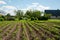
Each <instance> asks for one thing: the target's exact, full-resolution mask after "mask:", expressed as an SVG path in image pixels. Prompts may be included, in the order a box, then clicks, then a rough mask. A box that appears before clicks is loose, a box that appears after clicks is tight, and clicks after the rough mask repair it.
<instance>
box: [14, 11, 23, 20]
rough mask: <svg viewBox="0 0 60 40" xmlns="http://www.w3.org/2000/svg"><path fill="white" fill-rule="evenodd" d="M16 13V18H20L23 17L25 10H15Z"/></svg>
mask: <svg viewBox="0 0 60 40" xmlns="http://www.w3.org/2000/svg"><path fill="white" fill-rule="evenodd" d="M15 13H16V18H18V19H19V20H20V19H22V17H23V11H21V10H17V11H15Z"/></svg>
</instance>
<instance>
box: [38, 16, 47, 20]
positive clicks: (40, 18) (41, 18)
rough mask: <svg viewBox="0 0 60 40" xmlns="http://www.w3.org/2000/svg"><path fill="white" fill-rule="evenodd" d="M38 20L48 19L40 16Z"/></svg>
mask: <svg viewBox="0 0 60 40" xmlns="http://www.w3.org/2000/svg"><path fill="white" fill-rule="evenodd" d="M38 20H48V18H47V17H44V16H42V17H39V18H38Z"/></svg>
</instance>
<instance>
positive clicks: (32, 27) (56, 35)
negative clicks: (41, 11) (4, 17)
mask: <svg viewBox="0 0 60 40" xmlns="http://www.w3.org/2000/svg"><path fill="white" fill-rule="evenodd" d="M0 40H60V22H57V21H55V22H54V21H53V22H52V21H26V20H21V21H2V22H0Z"/></svg>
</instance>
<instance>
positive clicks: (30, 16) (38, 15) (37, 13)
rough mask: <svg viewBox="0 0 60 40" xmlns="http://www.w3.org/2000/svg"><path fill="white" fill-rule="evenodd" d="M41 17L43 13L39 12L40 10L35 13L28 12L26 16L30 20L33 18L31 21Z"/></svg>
mask: <svg viewBox="0 0 60 40" xmlns="http://www.w3.org/2000/svg"><path fill="white" fill-rule="evenodd" d="M40 15H41V12H40V11H38V10H34V11H31V10H30V11H28V10H27V11H26V13H25V16H26V17H29V18H31V19H34V20H37V19H38V17H40Z"/></svg>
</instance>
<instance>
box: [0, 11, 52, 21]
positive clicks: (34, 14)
mask: <svg viewBox="0 0 60 40" xmlns="http://www.w3.org/2000/svg"><path fill="white" fill-rule="evenodd" d="M14 13H15V14H16V15H15V16H12V15H10V13H8V14H7V15H2V14H0V21H11V20H48V19H49V18H50V16H51V14H46V13H44V15H43V16H42V15H41V14H42V12H41V11H38V10H33V11H32V10H27V11H26V13H24V12H23V11H22V10H17V11H16V10H15V11H14Z"/></svg>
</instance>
